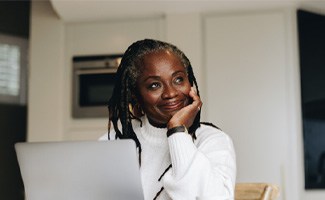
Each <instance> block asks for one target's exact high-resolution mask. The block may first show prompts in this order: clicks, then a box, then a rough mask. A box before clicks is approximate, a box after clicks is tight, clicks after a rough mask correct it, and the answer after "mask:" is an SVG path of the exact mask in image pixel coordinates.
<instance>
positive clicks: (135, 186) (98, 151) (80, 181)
mask: <svg viewBox="0 0 325 200" xmlns="http://www.w3.org/2000/svg"><path fill="white" fill-rule="evenodd" d="M15 148H16V153H17V158H18V162H19V166H20V170H21V174H22V178H23V182H24V186H25V194H26V199H27V200H143V199H144V197H143V191H142V185H141V178H140V171H139V163H138V157H137V153H136V147H135V143H134V141H132V140H114V141H82V142H37V143H17V144H16V145H15Z"/></svg>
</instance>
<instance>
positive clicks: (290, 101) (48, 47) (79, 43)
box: [28, 1, 325, 200]
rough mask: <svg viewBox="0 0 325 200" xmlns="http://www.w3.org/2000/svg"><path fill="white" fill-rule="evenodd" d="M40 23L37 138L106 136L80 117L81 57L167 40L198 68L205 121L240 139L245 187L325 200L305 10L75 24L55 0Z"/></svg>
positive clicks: (34, 42)
mask: <svg viewBox="0 0 325 200" xmlns="http://www.w3.org/2000/svg"><path fill="white" fill-rule="evenodd" d="M31 20H32V21H31V34H30V76H29V101H28V102H29V104H28V110H29V112H28V140H29V141H52V140H88V139H96V138H97V137H98V136H99V135H101V134H102V133H103V132H105V131H106V121H107V119H99V120H98V119H92V120H91V119H84V120H75V119H72V118H71V114H70V113H71V108H70V102H71V96H70V91H71V82H72V81H71V71H72V69H71V68H70V67H71V63H70V62H71V57H72V55H84V54H97V53H100V54H102V53H115V52H116V51H119V52H121V51H124V50H125V48H126V47H127V46H128V45H129V44H130V43H131V42H133V41H134V40H136V39H140V38H144V37H152V38H158V39H164V40H166V41H169V42H172V43H174V44H176V45H177V46H179V47H180V49H182V50H183V51H184V52H185V53H186V54H187V55H188V57H189V58H190V60H191V62H192V65H193V67H194V71H195V72H196V74H197V78H198V79H199V80H198V81H199V85H200V86H201V87H200V88H201V93H202V98H203V100H204V106H205V107H204V110H203V112H205V113H206V115H203V118H204V119H208V120H210V121H213V122H215V123H216V124H218V125H220V126H221V127H222V128H223V129H224V130H225V131H226V132H228V133H229V135H231V136H232V137H233V139H234V141H235V144H236V149H238V151H237V155H238V164H239V165H238V172H239V174H238V180H239V181H259V180H261V181H264V180H267V181H272V182H273V181H274V182H276V183H278V184H279V185H280V186H281V188H282V191H281V193H282V199H287V200H296V199H297V200H320V199H325V194H324V192H322V191H318V192H317V191H308V192H305V191H304V189H303V187H304V185H303V161H302V145H301V144H302V141H301V138H302V133H301V121H300V92H299V91H300V87H299V66H298V61H297V60H298V59H297V41H296V18H295V8H290V9H288V10H283V9H278V10H269V11H266V12H265V13H264V11H259V12H254V13H248V12H245V13H240V12H237V11H236V12H229V13H227V14H220V12H218V13H213V14H208V15H205V14H202V13H174V14H167V15H166V16H165V17H154V18H152V19H150V18H147V19H130V20H121V21H105V22H96V23H75V24H66V23H64V22H62V21H61V20H60V19H58V17H57V16H56V15H55V13H54V12H53V10H52V8H51V6H50V4H49V3H48V2H41V1H33V2H32V18H31ZM250 22H251V23H252V24H251V23H250ZM232 25H234V26H232ZM244 25H245V26H244ZM254 25H255V26H254ZM249 26H250V28H249V29H248V28H247V27H249ZM139 27H142V28H141V29H140V28H139ZM271 27H273V29H270V28H271ZM93 30H94V31H93ZM217 35H219V36H218V38H217ZM211 38H212V39H211ZM266 38H267V39H266ZM214 39H217V40H214ZM249 41H254V43H253V44H251V43H249ZM210 42H211V43H210ZM246 42H248V43H246ZM255 58H256V59H255ZM241 67H246V68H241ZM219 72H220V73H219ZM214 77H217V78H214ZM227 78H228V80H227ZM214 94H215V95H214ZM235 100H236V101H235ZM212 105H213V106H212ZM208 109H209V110H208ZM275 136H276V137H278V138H275ZM279 138H280V139H279ZM253 139H254V140H253ZM265 140H267V142H265ZM263 142H265V143H263ZM263 144H264V145H263ZM265 158H267V159H265ZM248 161H249V162H248ZM254 163H256V164H255V165H254ZM257 166H259V167H260V168H259V169H258V170H255V169H256V167H257ZM262 167H263V168H264V169H265V171H264V170H263V169H262ZM253 169H254V170H253ZM253 172H256V173H254V174H253ZM252 174H253V175H252ZM250 175H252V176H250Z"/></svg>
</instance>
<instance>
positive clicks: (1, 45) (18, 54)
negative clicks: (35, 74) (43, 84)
mask: <svg viewBox="0 0 325 200" xmlns="http://www.w3.org/2000/svg"><path fill="white" fill-rule="evenodd" d="M27 43H28V42H27V39H24V38H19V37H14V36H8V35H1V34H0V103H12V104H26V90H27V81H26V72H27V59H26V58H27Z"/></svg>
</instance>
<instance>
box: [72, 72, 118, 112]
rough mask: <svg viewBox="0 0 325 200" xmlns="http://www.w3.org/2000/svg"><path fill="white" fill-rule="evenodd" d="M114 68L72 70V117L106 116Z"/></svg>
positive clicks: (113, 81) (113, 79) (112, 84)
mask: <svg viewBox="0 0 325 200" xmlns="http://www.w3.org/2000/svg"><path fill="white" fill-rule="evenodd" d="M115 76H116V69H115V68H114V69H110V68H109V69H91V70H89V69H88V70H86V69H82V70H81V69H79V70H75V71H74V81H73V82H74V83H73V111H72V116H73V117H74V118H96V117H108V109H107V103H108V100H109V98H110V97H111V95H112V93H113V89H114V84H115Z"/></svg>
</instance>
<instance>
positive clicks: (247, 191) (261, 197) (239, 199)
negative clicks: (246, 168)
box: [235, 183, 280, 200]
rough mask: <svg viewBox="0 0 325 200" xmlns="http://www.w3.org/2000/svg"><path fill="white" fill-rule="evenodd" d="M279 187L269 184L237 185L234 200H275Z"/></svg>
mask: <svg viewBox="0 0 325 200" xmlns="http://www.w3.org/2000/svg"><path fill="white" fill-rule="evenodd" d="M279 194H280V192H279V187H278V186H277V185H274V184H269V183H237V184H236V187H235V200H276V199H277V198H278V197H279Z"/></svg>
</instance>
